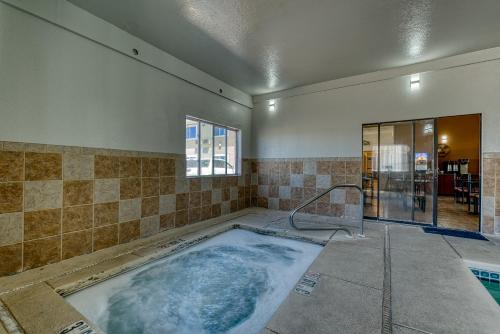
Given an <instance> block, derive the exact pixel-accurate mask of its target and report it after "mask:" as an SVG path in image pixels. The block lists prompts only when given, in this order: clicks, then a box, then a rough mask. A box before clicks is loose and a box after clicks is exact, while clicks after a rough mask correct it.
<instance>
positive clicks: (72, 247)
mask: <svg viewBox="0 0 500 334" xmlns="http://www.w3.org/2000/svg"><path fill="white" fill-rule="evenodd" d="M89 253H92V230H85V231H79V232H73V233H68V234H63V236H62V259H63V260H66V259H69V258H72V257H75V256H79V255H83V254H89Z"/></svg>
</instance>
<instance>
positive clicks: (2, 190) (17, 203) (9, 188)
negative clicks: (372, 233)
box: [0, 182, 23, 214]
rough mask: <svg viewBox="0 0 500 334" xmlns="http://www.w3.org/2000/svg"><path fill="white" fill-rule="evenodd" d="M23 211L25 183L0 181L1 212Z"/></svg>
mask: <svg viewBox="0 0 500 334" xmlns="http://www.w3.org/2000/svg"><path fill="white" fill-rule="evenodd" d="M20 211H23V183H22V182H12V183H0V214H2V213H10V212H20Z"/></svg>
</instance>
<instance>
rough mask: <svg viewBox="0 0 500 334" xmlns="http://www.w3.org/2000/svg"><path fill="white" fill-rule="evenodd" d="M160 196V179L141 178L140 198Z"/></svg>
mask: <svg viewBox="0 0 500 334" xmlns="http://www.w3.org/2000/svg"><path fill="white" fill-rule="evenodd" d="M159 194H160V179H159V178H158V177H152V178H149V177H143V178H142V197H151V196H158V195H159Z"/></svg>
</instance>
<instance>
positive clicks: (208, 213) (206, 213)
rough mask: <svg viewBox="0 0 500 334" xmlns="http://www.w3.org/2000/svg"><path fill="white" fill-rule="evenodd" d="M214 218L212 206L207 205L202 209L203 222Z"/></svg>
mask: <svg viewBox="0 0 500 334" xmlns="http://www.w3.org/2000/svg"><path fill="white" fill-rule="evenodd" d="M210 218H212V205H205V206H202V207H201V220H207V219H210Z"/></svg>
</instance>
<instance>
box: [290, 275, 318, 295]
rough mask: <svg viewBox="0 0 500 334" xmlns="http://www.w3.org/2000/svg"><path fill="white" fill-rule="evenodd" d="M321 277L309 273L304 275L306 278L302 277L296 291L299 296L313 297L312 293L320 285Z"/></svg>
mask: <svg viewBox="0 0 500 334" xmlns="http://www.w3.org/2000/svg"><path fill="white" fill-rule="evenodd" d="M320 277H321V274H320V273H316V272H313V271H308V272H307V273H305V274H304V276H302V278H301V279H300V281H299V283H297V285H296V286H295V289H294V291H295V292H296V293H298V294H299V295H303V296H309V295H311V293H312V291H313V290H314V288H315V287H316V285H317V284H318V283H319V279H320Z"/></svg>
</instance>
